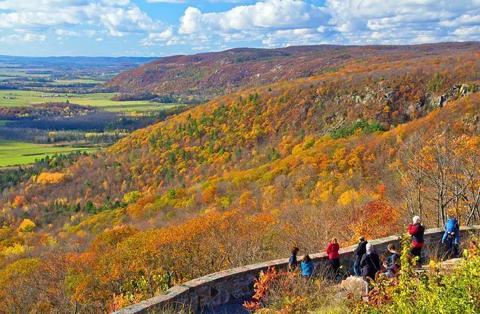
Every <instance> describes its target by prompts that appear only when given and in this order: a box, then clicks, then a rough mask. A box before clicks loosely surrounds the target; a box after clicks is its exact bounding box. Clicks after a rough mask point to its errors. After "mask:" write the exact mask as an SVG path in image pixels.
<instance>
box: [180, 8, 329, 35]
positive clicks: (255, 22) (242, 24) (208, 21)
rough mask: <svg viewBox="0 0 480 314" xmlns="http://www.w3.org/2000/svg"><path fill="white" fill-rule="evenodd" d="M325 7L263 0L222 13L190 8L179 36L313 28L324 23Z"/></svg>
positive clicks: (182, 21) (182, 19)
mask: <svg viewBox="0 0 480 314" xmlns="http://www.w3.org/2000/svg"><path fill="white" fill-rule="evenodd" d="M327 19H328V15H327V13H326V12H325V9H324V8H321V7H317V6H315V5H311V4H307V3H306V2H304V1H299V0H266V1H260V2H257V3H255V4H253V5H242V6H237V7H234V8H233V9H231V10H229V11H225V12H218V13H217V12H214V13H202V12H201V11H200V10H199V9H197V8H194V7H189V8H187V9H186V10H185V13H184V15H183V16H182V17H181V19H180V30H179V31H180V33H182V34H193V33H198V32H204V31H215V32H219V33H229V32H235V31H253V30H269V29H289V28H303V27H314V26H318V25H319V24H324V23H326V22H327Z"/></svg>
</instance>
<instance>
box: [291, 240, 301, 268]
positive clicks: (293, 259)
mask: <svg viewBox="0 0 480 314" xmlns="http://www.w3.org/2000/svg"><path fill="white" fill-rule="evenodd" d="M298 251H300V249H299V248H298V247H296V246H294V247H293V248H292V255H290V258H289V259H288V270H290V271H294V270H295V269H296V268H297V266H298V260H297V254H298Z"/></svg>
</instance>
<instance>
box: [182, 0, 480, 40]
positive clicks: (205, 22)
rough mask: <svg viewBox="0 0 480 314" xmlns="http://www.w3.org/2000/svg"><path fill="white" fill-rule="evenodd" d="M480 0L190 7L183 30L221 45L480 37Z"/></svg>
mask: <svg viewBox="0 0 480 314" xmlns="http://www.w3.org/2000/svg"><path fill="white" fill-rule="evenodd" d="M479 26H480V0H456V1H451V0H396V1H395V0H326V2H325V3H324V5H323V6H318V5H314V4H311V3H308V2H307V1H303V0H262V1H257V2H256V3H254V4H252V5H239V6H236V7H234V8H232V9H230V10H227V11H222V12H202V11H201V10H200V9H198V8H196V7H189V8H187V9H186V10H185V12H184V14H183V16H182V17H181V18H180V25H179V28H178V33H179V34H180V35H182V36H186V37H188V38H189V39H190V41H191V42H194V39H196V38H202V43H199V45H205V44H206V42H205V37H207V38H208V40H207V42H209V43H210V44H212V43H216V45H217V46H220V45H223V44H224V43H228V42H235V41H238V42H241V41H246V42H248V41H250V42H251V41H259V42H261V44H263V45H264V46H268V47H279V46H287V45H297V44H318V43H343V44H382V43H383V44H406V43H427V42H435V41H455V40H478V39H479V38H480V35H479V31H478V27H479Z"/></svg>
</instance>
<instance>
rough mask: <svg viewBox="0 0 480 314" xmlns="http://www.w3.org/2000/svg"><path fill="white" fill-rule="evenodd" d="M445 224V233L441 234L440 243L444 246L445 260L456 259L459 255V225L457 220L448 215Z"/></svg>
mask: <svg viewBox="0 0 480 314" xmlns="http://www.w3.org/2000/svg"><path fill="white" fill-rule="evenodd" d="M449 216H450V217H449V218H448V220H447V222H446V223H445V232H444V233H443V237H442V243H443V244H444V245H445V249H446V252H447V254H446V255H447V256H446V257H447V258H456V257H458V255H459V246H460V225H459V224H458V220H457V219H456V218H455V217H453V215H449Z"/></svg>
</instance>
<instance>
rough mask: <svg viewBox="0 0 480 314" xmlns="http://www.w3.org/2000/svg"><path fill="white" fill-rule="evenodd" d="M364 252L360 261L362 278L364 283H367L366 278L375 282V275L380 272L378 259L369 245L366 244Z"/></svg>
mask: <svg viewBox="0 0 480 314" xmlns="http://www.w3.org/2000/svg"><path fill="white" fill-rule="evenodd" d="M365 249H366V252H365V254H363V256H362V259H361V260H360V267H361V268H362V276H363V278H364V279H365V281H368V278H370V279H371V280H375V275H376V274H377V272H378V271H379V270H380V257H379V256H378V254H377V252H375V249H374V247H373V245H372V244H371V243H367V245H366V247H365Z"/></svg>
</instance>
